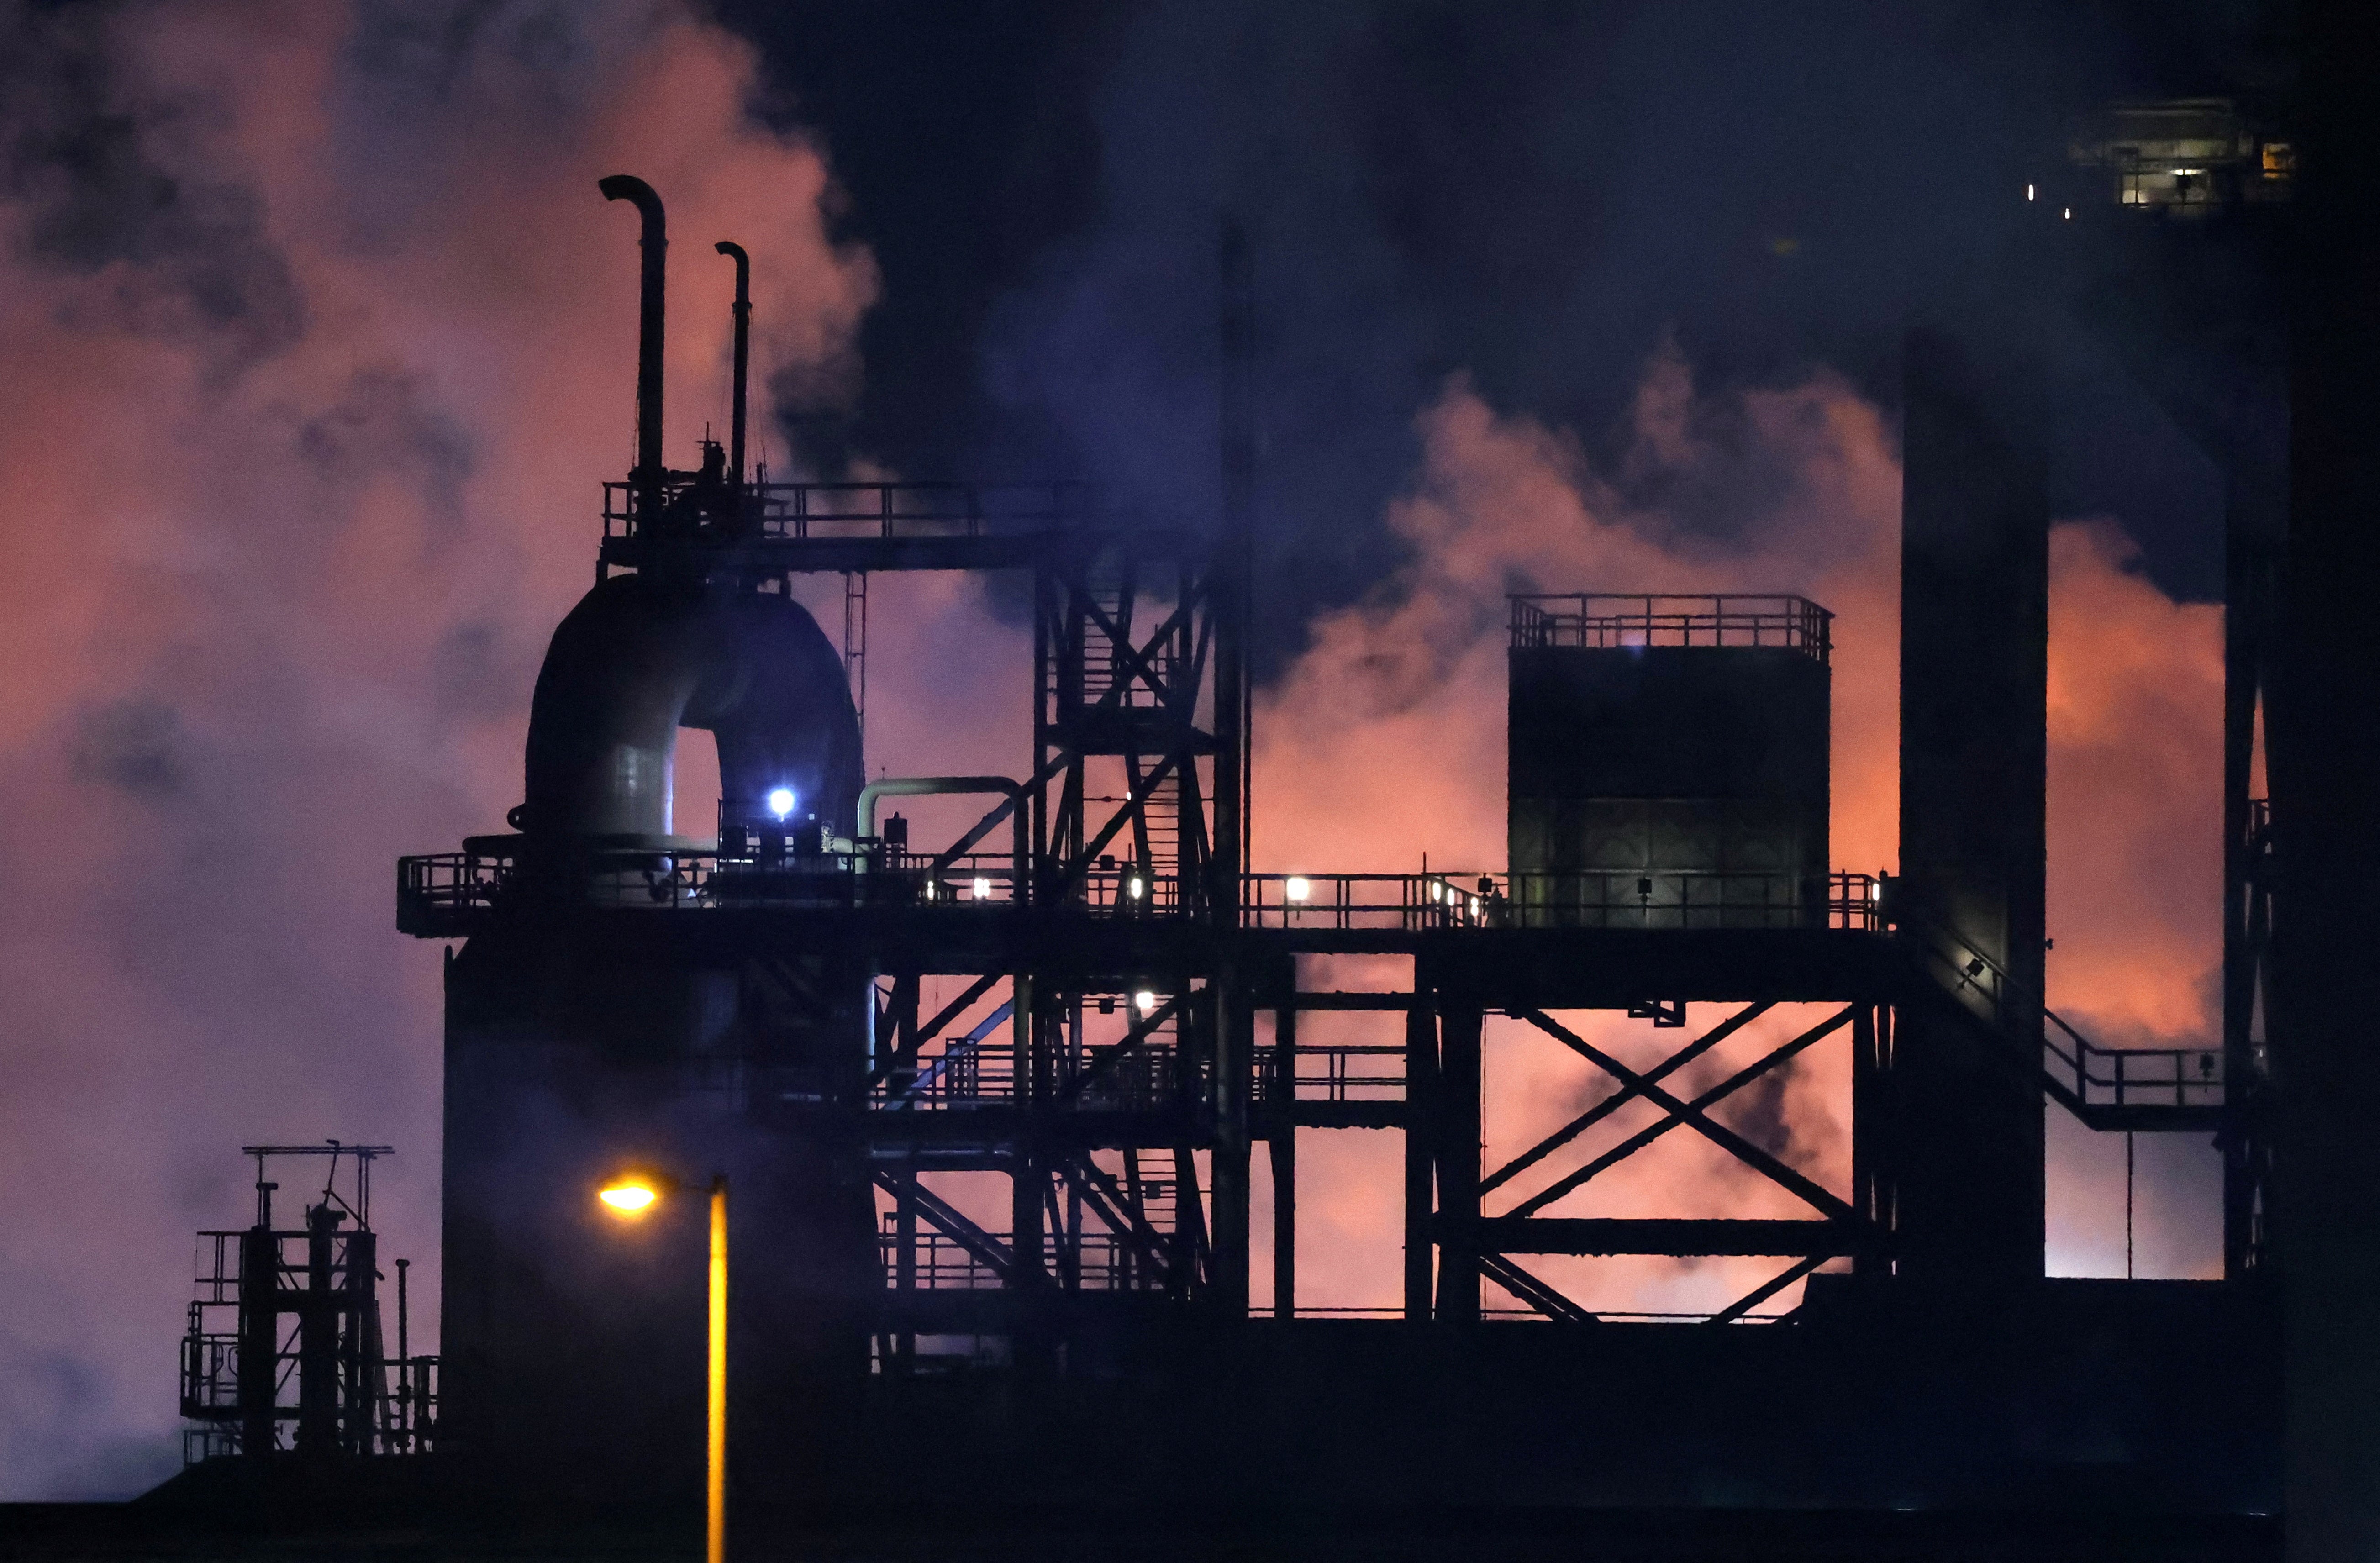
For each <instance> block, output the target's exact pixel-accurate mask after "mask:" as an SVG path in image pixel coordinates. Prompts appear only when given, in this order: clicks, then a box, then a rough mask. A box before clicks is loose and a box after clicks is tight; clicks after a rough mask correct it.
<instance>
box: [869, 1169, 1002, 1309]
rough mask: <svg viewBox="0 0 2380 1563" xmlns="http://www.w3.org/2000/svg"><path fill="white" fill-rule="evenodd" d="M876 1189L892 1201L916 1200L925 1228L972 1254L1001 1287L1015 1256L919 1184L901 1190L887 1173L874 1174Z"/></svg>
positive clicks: (890, 1174) (994, 1238)
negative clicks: (999, 1279) (988, 1269)
mask: <svg viewBox="0 0 2380 1563" xmlns="http://www.w3.org/2000/svg"><path fill="white" fill-rule="evenodd" d="M876 1186H877V1187H878V1188H880V1189H882V1190H883V1191H884V1192H885V1193H889V1194H891V1195H892V1197H893V1198H895V1199H910V1200H915V1201H916V1202H917V1214H918V1215H920V1216H922V1217H924V1218H926V1224H927V1225H928V1226H929V1227H931V1228H933V1229H934V1230H936V1231H938V1232H940V1233H941V1234H942V1235H943V1236H944V1237H947V1238H949V1239H950V1240H951V1241H952V1242H955V1243H957V1244H958V1245H959V1246H960V1247H961V1248H964V1249H965V1250H966V1251H967V1252H968V1253H969V1254H974V1255H975V1256H976V1257H977V1259H979V1260H981V1261H982V1262H983V1263H984V1264H985V1265H986V1266H990V1269H991V1270H992V1271H993V1273H994V1274H996V1275H998V1276H999V1277H1000V1278H1001V1280H1002V1283H1003V1284H1004V1283H1006V1282H1007V1280H1008V1279H1009V1277H1010V1275H1011V1273H1012V1272H1013V1271H1014V1269H1015V1268H1016V1256H1015V1254H1014V1253H1012V1252H1011V1251H1010V1250H1009V1249H1007V1248H1005V1247H1003V1246H1002V1244H1001V1242H1000V1240H999V1239H998V1238H996V1237H993V1236H992V1235H991V1234H990V1232H987V1231H985V1230H983V1229H982V1228H981V1227H978V1226H977V1225H976V1224H975V1223H974V1222H973V1221H970V1220H968V1219H967V1218H965V1216H962V1215H960V1214H959V1213H958V1211H957V1210H956V1209H955V1208H953V1206H951V1205H950V1204H949V1203H948V1202H947V1201H945V1200H944V1199H942V1197H941V1195H939V1194H937V1193H934V1192H933V1191H932V1190H930V1189H929V1188H927V1187H926V1186H925V1185H924V1184H922V1183H912V1184H911V1185H910V1186H908V1187H903V1186H902V1185H901V1184H900V1183H899V1182H898V1181H896V1180H895V1179H894V1178H893V1176H892V1173H890V1172H879V1173H877V1174H876Z"/></svg>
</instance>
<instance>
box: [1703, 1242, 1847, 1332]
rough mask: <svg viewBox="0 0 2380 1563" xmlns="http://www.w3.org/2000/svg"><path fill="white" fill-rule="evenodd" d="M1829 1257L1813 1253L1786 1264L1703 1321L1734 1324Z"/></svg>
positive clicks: (1706, 1322)
mask: <svg viewBox="0 0 2380 1563" xmlns="http://www.w3.org/2000/svg"><path fill="white" fill-rule="evenodd" d="M1829 1257H1830V1255H1828V1254H1811V1255H1810V1256H1809V1257H1808V1258H1807V1259H1802V1260H1797V1261H1796V1262H1794V1263H1793V1264H1791V1265H1789V1266H1786V1268H1785V1273H1784V1274H1782V1275H1780V1276H1778V1277H1776V1278H1774V1279H1771V1280H1766V1281H1763V1282H1761V1283H1760V1284H1759V1285H1758V1286H1755V1287H1754V1288H1753V1289H1752V1290H1750V1291H1747V1292H1745V1293H1744V1294H1743V1296H1741V1297H1739V1298H1737V1299H1736V1300H1735V1301H1734V1302H1732V1303H1729V1304H1728V1305H1727V1306H1726V1307H1724V1308H1721V1309H1720V1310H1719V1311H1718V1313H1716V1314H1713V1315H1711V1316H1710V1317H1709V1318H1707V1319H1706V1320H1704V1321H1703V1322H1704V1323H1705V1324H1715V1325H1723V1324H1733V1323H1734V1322H1735V1321H1736V1320H1738V1319H1740V1318H1742V1317H1743V1315H1746V1314H1748V1313H1750V1312H1752V1310H1754V1309H1755V1308H1757V1307H1759V1306H1760V1305H1761V1304H1762V1303H1766V1302H1767V1301H1768V1300H1769V1299H1770V1298H1772V1297H1774V1296H1776V1295H1777V1294H1778V1293H1779V1292H1780V1291H1782V1290H1785V1289H1786V1288H1787V1287H1789V1286H1791V1285H1792V1284H1793V1283H1794V1282H1795V1281H1797V1280H1800V1279H1801V1278H1803V1276H1806V1275H1808V1274H1809V1273H1810V1272H1811V1271H1813V1270H1815V1269H1816V1268H1817V1267H1818V1266H1821V1265H1823V1264H1825V1263H1826V1262H1827V1260H1828V1258H1829Z"/></svg>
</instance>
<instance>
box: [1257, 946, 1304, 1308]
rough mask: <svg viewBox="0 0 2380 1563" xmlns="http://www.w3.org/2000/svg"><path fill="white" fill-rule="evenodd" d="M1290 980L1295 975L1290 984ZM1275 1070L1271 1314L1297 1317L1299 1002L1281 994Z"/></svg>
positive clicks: (1271, 1096) (1270, 1091)
mask: <svg viewBox="0 0 2380 1563" xmlns="http://www.w3.org/2000/svg"><path fill="white" fill-rule="evenodd" d="M1293 980H1294V979H1293ZM1272 1048H1273V1071H1272V1079H1271V1080H1270V1081H1269V1083H1268V1084H1267V1087H1266V1092H1265V1095H1266V1116H1267V1117H1268V1118H1269V1119H1270V1120H1271V1126H1270V1131H1269V1133H1270V1137H1269V1139H1268V1140H1267V1141H1266V1142H1265V1145H1266V1148H1267V1149H1268V1150H1269V1151H1270V1152H1271V1154H1272V1316H1273V1317H1274V1318H1276V1319H1287V1318H1294V1317H1295V1316H1296V1315H1297V1112H1296V1102H1297V1002H1296V995H1295V994H1293V993H1292V994H1287V995H1284V996H1283V999H1282V1002H1281V1008H1279V1009H1278V1010H1275V1011H1274V1012H1273V1023H1272Z"/></svg>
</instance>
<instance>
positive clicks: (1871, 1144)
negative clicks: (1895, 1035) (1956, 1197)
mask: <svg viewBox="0 0 2380 1563" xmlns="http://www.w3.org/2000/svg"><path fill="white" fill-rule="evenodd" d="M1891 1083H1892V1011H1891V1010H1890V1009H1889V1008H1888V1007H1887V1006H1885V1005H1882V1004H1862V1005H1860V1006H1859V1009H1858V1012H1856V1013H1855V1014H1853V1015H1852V1210H1854V1211H1855V1212H1857V1213H1858V1215H1859V1218H1860V1219H1861V1220H1863V1221H1864V1222H1866V1223H1867V1224H1868V1225H1869V1226H1870V1227H1871V1228H1873V1229H1874V1230H1877V1231H1880V1232H1887V1233H1888V1232H1890V1231H1891V1230H1892V1226H1893V1190H1892V1160H1893V1157H1892V1133H1893V1128H1894V1124H1895V1121H1896V1119H1895V1115H1894V1113H1893V1111H1892V1103H1891V1098H1890V1095H1889V1092H1890V1089H1891ZM1852 1269H1853V1270H1854V1271H1855V1272H1857V1273H1858V1274H1861V1275H1889V1274H1890V1273H1891V1270H1892V1260H1891V1256H1890V1255H1889V1254H1885V1253H1879V1252H1877V1251H1875V1250H1872V1249H1867V1248H1863V1249H1861V1250H1860V1252H1859V1253H1857V1254H1854V1255H1852Z"/></svg>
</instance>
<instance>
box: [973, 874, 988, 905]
mask: <svg viewBox="0 0 2380 1563" xmlns="http://www.w3.org/2000/svg"><path fill="white" fill-rule="evenodd" d="M975 898H976V899H977V901H990V899H991V881H990V879H987V878H984V877H983V876H982V875H980V874H977V876H976V878H975Z"/></svg>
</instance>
